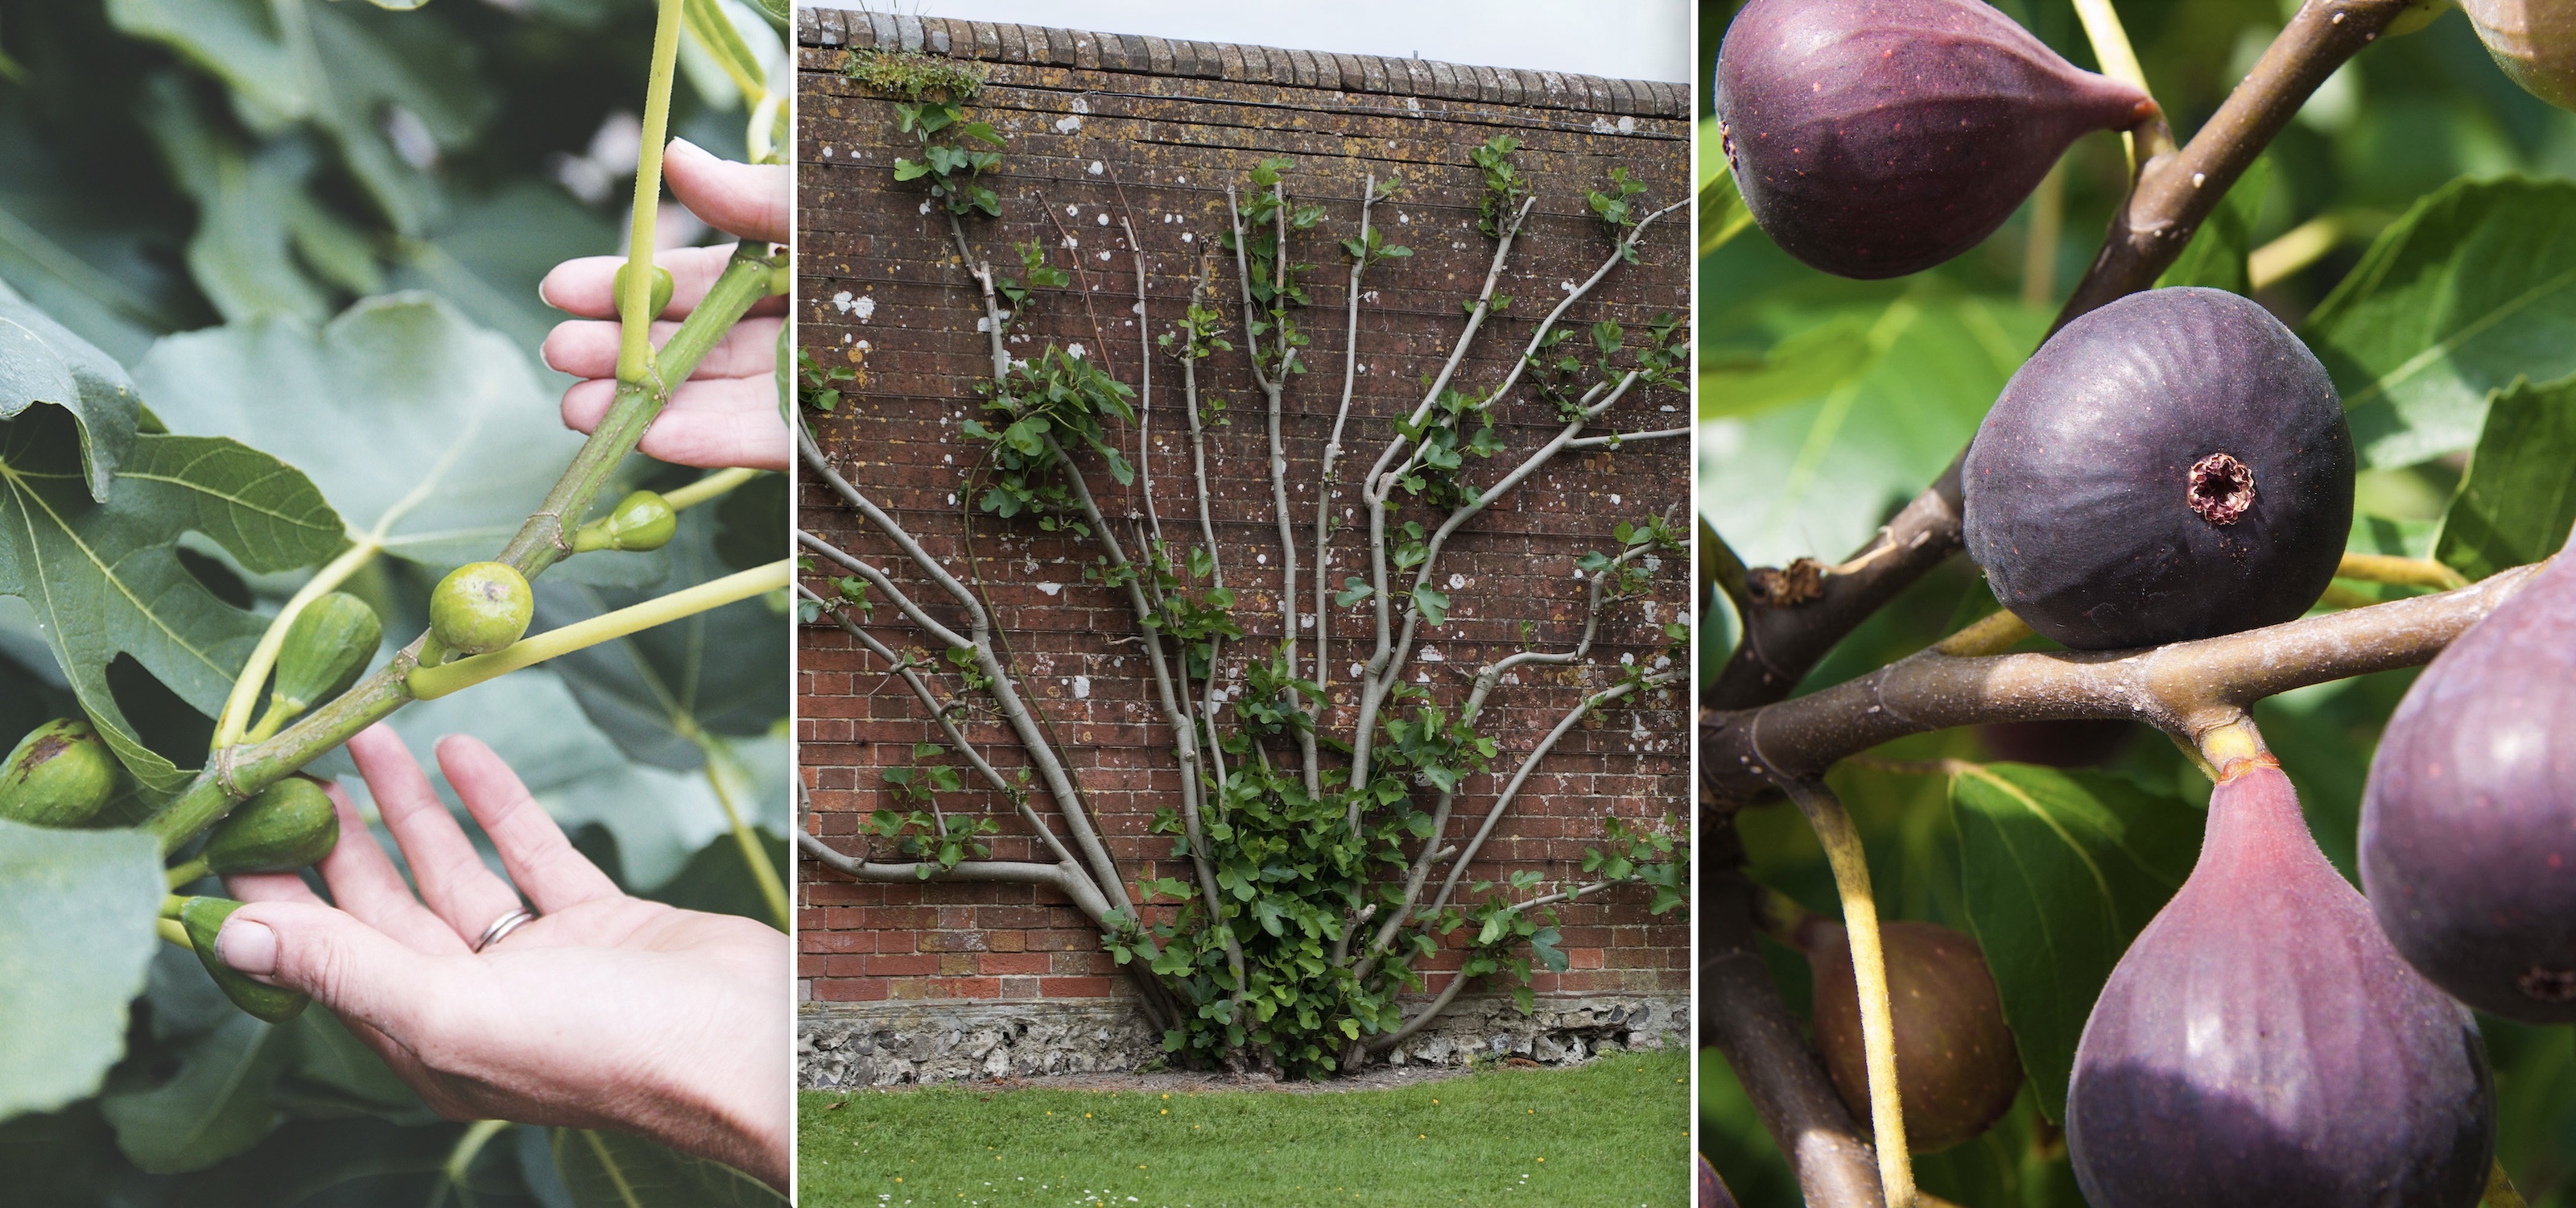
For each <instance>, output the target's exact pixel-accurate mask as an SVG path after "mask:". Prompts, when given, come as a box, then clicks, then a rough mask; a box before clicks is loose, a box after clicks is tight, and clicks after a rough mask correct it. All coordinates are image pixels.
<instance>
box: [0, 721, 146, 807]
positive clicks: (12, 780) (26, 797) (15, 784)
mask: <svg viewBox="0 0 2576 1208" xmlns="http://www.w3.org/2000/svg"><path fill="white" fill-rule="evenodd" d="M124 785H125V768H124V765H122V764H119V763H118V762H117V760H116V753H115V752H114V751H111V750H109V749H108V748H107V740H105V739H103V738H100V737H99V736H98V731H96V730H93V729H91V728H90V724H89V723H88V722H86V721H83V720H82V719H80V718H77V717H63V718H57V719H55V720H53V721H49V722H46V723H45V724H43V725H41V726H38V727H36V728H35V729H34V730H31V731H29V732H28V733H27V736H26V737H25V738H22V739H19V740H18V747H17V749H16V750H14V751H11V752H9V759H8V762H7V763H5V764H0V818H7V819H10V820H11V821H15V822H25V823H29V824H31V825H35V826H55V827H71V826H80V825H83V824H85V823H87V822H89V821H90V820H91V819H93V818H96V817H97V816H98V814H99V811H101V810H104V809H106V808H107V805H108V803H109V802H111V801H113V800H115V799H116V794H117V791H118V790H119V789H121V788H123V787H124Z"/></svg>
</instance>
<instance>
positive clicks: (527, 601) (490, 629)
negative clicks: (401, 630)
mask: <svg viewBox="0 0 2576 1208" xmlns="http://www.w3.org/2000/svg"><path fill="white" fill-rule="evenodd" d="M536 608H537V605H536V595H535V594H534V593H533V592H531V591H529V590H528V581H527V579H526V578H524V577H522V576H521V575H520V574H519V572H518V571H516V570H514V569H512V568H511V567H510V566H509V565H508V564H506V563H501V562H474V563H469V564H467V565H464V566H460V567H457V568H456V569H455V570H452V571H449V572H448V573H447V577H446V578H444V579H441V580H439V581H438V586H437V588H436V589H434V590H432V591H431V592H430V593H429V633H430V636H431V637H432V638H435V639H436V640H437V641H438V643H439V645H441V646H443V647H445V648H446V649H447V650H448V651H449V652H450V653H452V654H460V655H472V654H489V653H491V652H493V651H495V650H500V649H503V648H505V647H507V646H509V645H510V644H511V643H512V642H516V641H518V640H519V638H520V637H521V635H523V634H525V633H527V632H528V622H529V620H530V619H531V618H533V617H534V616H535V615H536Z"/></svg>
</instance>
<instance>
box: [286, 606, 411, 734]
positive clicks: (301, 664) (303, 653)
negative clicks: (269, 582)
mask: <svg viewBox="0 0 2576 1208" xmlns="http://www.w3.org/2000/svg"><path fill="white" fill-rule="evenodd" d="M384 637H385V627H384V623H383V622H381V621H379V620H377V619H376V610H375V609H373V608H370V607H368V606H367V602H366V601H364V600H361V599H359V598H358V597H356V596H353V595H350V594H349V593H347V592H344V591H335V592H332V593H330V594H329V595H326V596H323V597H321V598H320V599H317V600H315V601H313V602H312V603H310V604H307V605H305V606H304V611H302V612H299V613H297V614H295V623H294V624H292V625H289V626H287V627H286V644H285V645H284V646H282V647H280V648H279V649H278V652H277V683H276V685H275V686H274V687H273V688H271V689H270V690H269V707H270V708H271V709H275V710H278V711H279V712H280V713H281V714H282V715H284V716H287V717H292V716H295V715H296V714H299V713H302V712H304V711H305V710H307V709H310V708H312V707H313V706H315V705H318V704H321V703H322V702H324V701H327V700H330V699H332V698H334V697H336V696H338V695H340V694H341V693H343V692H346V691H348V690H349V685H351V684H354V683H357V682H358V677H359V676H361V675H364V674H366V671H367V664H369V663H371V662H374V661H375V658H376V647H378V646H380V645H382V644H383V643H384Z"/></svg>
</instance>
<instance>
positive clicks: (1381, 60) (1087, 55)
mask: <svg viewBox="0 0 2576 1208" xmlns="http://www.w3.org/2000/svg"><path fill="white" fill-rule="evenodd" d="M796 41H797V43H798V44H799V45H802V46H810V47H817V48H826V49H828V48H833V47H852V48H857V47H882V48H885V49H888V50H911V51H922V52H926V53H930V54H942V55H949V56H952V57H955V58H965V59H987V60H991V61H994V62H1001V63H1027V64H1033V65H1046V66H1056V67H1072V68H1081V69H1086V70H1106V71H1130V72H1137V73H1141V74H1147V75H1158V76H1195V77H1198V78H1201V79H1211V80H1230V81H1235V82H1240V83H1258V84H1278V85H1283V86H1291V87H1299V88H1337V89H1340V90H1341V91H1343V92H1356V93H1381V94H1385V95H1388V96H1407V97H1436V98H1441V99H1446V100H1455V101H1474V102H1480V103H1486V104H1502V105H1521V106H1527V107H1531V108H1540V109H1565V110H1573V111H1576V112H1582V113H1607V114H1627V115H1632V116H1636V117H1656V118H1687V117H1688V116H1689V115H1690V112H1691V103H1690V89H1689V88H1688V87H1687V86H1686V85H1681V84H1674V83H1668V82H1665V81H1662V80H1613V79H1605V78H1603V77H1601V76H1591V75H1574V74H1569V73H1565V72H1556V71H1530V70H1525V69H1521V68H1512V67H1469V66H1461V65H1458V64H1454V63H1440V62H1434V61H1431V60H1428V59H1398V58H1389V57H1386V56H1382V55H1354V54H1341V53H1337V52H1331V51H1320V50H1318V51H1307V50H1281V49H1278V48H1276V47H1268V46H1236V45H1232V44H1228V43H1218V42H1192V41H1185V40H1182V39H1177V38H1169V39H1167V38H1157V37H1150V36H1146V35H1142V34H1104V33H1090V32H1086V31H1081V30H1067V29H1049V28H1046V27H1043V26H1036V25H1003V24H995V23H993V22H989V21H961V20H957V19H954V18H947V17H911V16H900V15H896V14H891V13H876V12H863V11H858V10H853V9H838V8H799V9H797V10H796Z"/></svg>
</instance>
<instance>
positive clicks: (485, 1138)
mask: <svg viewBox="0 0 2576 1208" xmlns="http://www.w3.org/2000/svg"><path fill="white" fill-rule="evenodd" d="M508 1127H510V1122H509V1121H507V1120H477V1121H475V1122H473V1123H472V1124H468V1125H466V1126H465V1132H464V1135H462V1136H459V1137H458V1138H456V1147H455V1148H454V1149H450V1150H448V1151H447V1181H448V1182H450V1183H453V1184H455V1185H456V1186H459V1187H462V1186H464V1185H465V1176H466V1175H468V1174H470V1173H472V1171H473V1169H474V1158H475V1156H476V1155H478V1154H480V1153H482V1152H483V1147H484V1146H485V1145H487V1144H489V1143H491V1140H492V1138H494V1137H497V1136H500V1135H501V1130H502V1129H505V1128H508Z"/></svg>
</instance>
